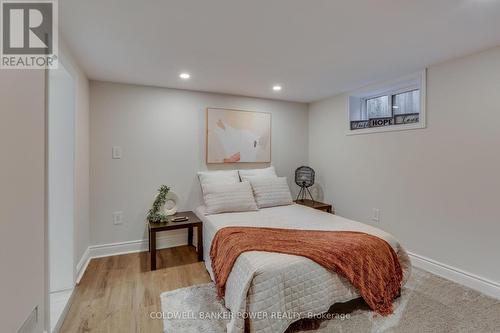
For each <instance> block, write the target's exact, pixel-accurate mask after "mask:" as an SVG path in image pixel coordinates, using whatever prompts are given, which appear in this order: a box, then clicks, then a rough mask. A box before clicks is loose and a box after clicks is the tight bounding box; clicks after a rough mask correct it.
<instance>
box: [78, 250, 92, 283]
mask: <svg viewBox="0 0 500 333" xmlns="http://www.w3.org/2000/svg"><path fill="white" fill-rule="evenodd" d="M89 262H90V248H89V247H88V248H87V249H86V250H85V252H84V253H83V255H82V258H81V259H80V261H79V262H78V264H77V265H76V284H79V283H80V280H81V279H82V276H83V273H85V270H86V269H87V266H88V265H89Z"/></svg>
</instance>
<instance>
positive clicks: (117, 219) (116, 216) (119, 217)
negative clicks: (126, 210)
mask: <svg viewBox="0 0 500 333" xmlns="http://www.w3.org/2000/svg"><path fill="white" fill-rule="evenodd" d="M113 224H114V225H118V224H123V212H114V213H113Z"/></svg>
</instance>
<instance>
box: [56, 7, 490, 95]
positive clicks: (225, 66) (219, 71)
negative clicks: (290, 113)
mask: <svg viewBox="0 0 500 333" xmlns="http://www.w3.org/2000/svg"><path fill="white" fill-rule="evenodd" d="M59 4H60V21H59V24H60V31H61V34H62V36H63V39H64V40H65V42H66V44H68V46H69V47H70V49H71V50H72V51H73V53H74V54H75V55H76V57H77V58H78V60H79V62H80V63H81V65H82V66H83V68H84V70H85V71H86V73H87V75H88V76H89V78H91V79H95V80H105V81H114V82H124V83H134V84H142V85H152V86H161V87H169V88H180V89H189V90H199V91H209V92H218V93H229V94H237V95H245V96H255V97H264V98H275V99H282V100H290V101H299V102H311V101H315V100H319V99H323V98H326V97H329V96H332V95H335V94H338V93H340V92H344V91H348V90H351V89H357V88H360V87H362V86H364V85H366V84H370V83H373V82H376V81H379V80H385V79H390V78H394V77H397V76H399V75H403V74H408V73H412V72H415V71H417V70H420V69H422V68H425V67H426V66H428V65H430V64H434V63H437V62H441V61H444V60H447V59H451V58H454V57H459V56H462V55H466V54H469V53H472V52H475V51H478V50H482V49H485V48H488V47H492V46H496V45H500V0H378V1H374V0H344V1H335V0H173V1H170V0H167V1H161V0H142V1H141V0H139V1H138V0H88V1H82V0H60V1H59ZM184 71H185V72H189V73H190V74H191V79H189V80H185V81H183V80H181V79H180V78H179V74H180V73H181V72H184ZM274 84H281V85H282V86H283V90H282V91H280V92H274V91H273V90H272V86H273V85H274Z"/></svg>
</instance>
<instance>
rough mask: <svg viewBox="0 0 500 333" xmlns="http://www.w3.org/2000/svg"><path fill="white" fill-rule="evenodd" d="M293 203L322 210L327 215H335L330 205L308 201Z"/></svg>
mask: <svg viewBox="0 0 500 333" xmlns="http://www.w3.org/2000/svg"><path fill="white" fill-rule="evenodd" d="M294 202H295V203H297V204H299V205H304V206H307V207H311V208H314V209H318V210H322V211H324V212H327V213H331V214H335V211H334V210H333V209H332V205H330V204H327V203H324V202H319V201H312V200H310V199H303V200H295V201H294Z"/></svg>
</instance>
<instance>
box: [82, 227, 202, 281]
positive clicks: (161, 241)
mask: <svg viewBox="0 0 500 333" xmlns="http://www.w3.org/2000/svg"><path fill="white" fill-rule="evenodd" d="M186 237H187V236H186V233H185V232H182V230H179V231H178V232H175V231H173V232H170V233H169V234H166V235H162V236H159V237H157V238H156V248H157V249H166V248H170V247H175V246H181V245H186V244H187V239H186ZM194 239H196V238H194ZM148 250H149V240H148V239H139V240H135V241H127V242H120V243H110V244H101V245H91V246H89V247H88V248H87V250H86V251H85V253H84V254H83V256H82V258H81V259H80V262H79V263H78V265H77V266H76V269H77V279H76V283H77V284H78V283H80V280H81V278H82V276H83V274H84V273H85V270H86V269H87V266H88V264H89V262H90V260H91V259H94V258H102V257H109V256H115V255H119V254H127V253H136V252H143V251H148Z"/></svg>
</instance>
